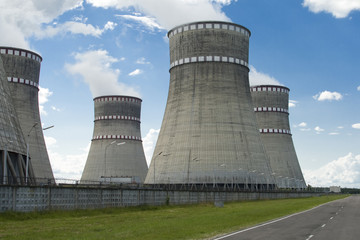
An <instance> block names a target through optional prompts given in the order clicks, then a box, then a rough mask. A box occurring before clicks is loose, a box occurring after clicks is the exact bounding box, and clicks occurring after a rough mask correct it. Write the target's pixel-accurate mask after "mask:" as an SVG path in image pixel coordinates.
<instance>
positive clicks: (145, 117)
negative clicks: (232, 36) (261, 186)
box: [0, 0, 360, 188]
mask: <svg viewBox="0 0 360 240" xmlns="http://www.w3.org/2000/svg"><path fill="white" fill-rule="evenodd" d="M207 20H219V21H229V22H234V23H236V24H240V25H243V26H245V27H246V28H248V29H249V30H250V31H251V37H250V55H249V64H250V74H249V78H250V84H252V85H256V84H278V85H284V86H286V87H288V88H290V103H289V107H290V115H289V117H290V124H291V131H292V137H293V141H294V145H295V149H296V152H297V156H298V159H299V163H300V165H301V168H302V171H303V174H304V177H305V180H306V182H307V184H310V185H312V186H331V185H336V186H342V187H357V188H359V187H360V111H359V106H360V67H359V66H360V57H359V56H360V44H359V41H360V31H359V28H360V0H342V1H338V0H294V1H289V0H171V1H169V0H106V1H104V0H51V1H49V0H27V1H22V0H0V36H1V37H0V46H9V47H18V48H25V49H29V50H32V51H35V52H37V53H39V54H40V55H41V56H42V58H43V61H42V64H41V74H40V91H39V104H40V111H41V119H42V124H43V127H47V126H51V125H54V126H55V127H54V128H51V129H48V130H46V131H44V135H45V140H46V143H47V148H48V152H49V157H50V162H51V165H52V168H53V172H54V175H55V177H56V178H66V179H79V178H80V177H81V173H82V171H83V168H84V165H85V162H86V158H87V154H88V150H89V147H90V140H91V138H92V134H93V120H94V109H93V108H94V104H93V98H94V97H97V96H100V95H131V96H137V97H140V98H141V99H142V100H143V102H142V112H141V134H142V137H143V146H144V150H145V155H146V158H147V162H148V163H149V162H150V161H151V156H152V152H153V149H154V146H155V143H156V139H157V136H158V133H159V129H160V127H161V122H162V118H163V114H164V110H165V105H166V100H167V94H168V87H169V77H170V76H169V65H170V63H169V61H170V60H169V46H168V45H169V43H168V39H167V36H166V34H167V32H168V31H169V30H170V29H171V28H173V27H175V26H177V25H180V24H184V23H188V22H193V21H207Z"/></svg>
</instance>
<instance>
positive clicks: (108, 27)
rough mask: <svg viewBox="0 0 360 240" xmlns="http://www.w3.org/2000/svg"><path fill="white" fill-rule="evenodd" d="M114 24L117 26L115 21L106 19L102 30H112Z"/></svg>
mask: <svg viewBox="0 0 360 240" xmlns="http://www.w3.org/2000/svg"><path fill="white" fill-rule="evenodd" d="M116 26H117V23H114V22H110V21H108V22H107V23H106V24H105V26H104V30H111V31H112V30H114V29H115V27H116Z"/></svg>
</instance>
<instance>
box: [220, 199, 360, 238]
mask: <svg viewBox="0 0 360 240" xmlns="http://www.w3.org/2000/svg"><path fill="white" fill-rule="evenodd" d="M215 239H216V240H220V239H221V240H246V239H251V240H256V239H266V240H280V239H281V240H282V239H291V240H294V239H301V240H310V239H311V240H333V239H334V240H359V239H360V196H356V195H355V196H351V197H348V198H345V199H341V200H336V201H333V202H330V203H326V204H324V205H321V206H319V207H316V208H313V209H311V210H308V211H305V212H301V213H297V214H293V215H290V216H287V217H284V218H281V219H277V220H274V221H271V222H267V223H264V224H260V225H257V226H254V227H251V228H247V229H244V230H241V231H238V232H234V233H231V234H228V235H226V236H223V237H218V238H215ZM215 239H214V240H215Z"/></svg>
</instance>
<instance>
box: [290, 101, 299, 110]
mask: <svg viewBox="0 0 360 240" xmlns="http://www.w3.org/2000/svg"><path fill="white" fill-rule="evenodd" d="M297 103H298V101H295V100H289V108H291V107H296V104H297Z"/></svg>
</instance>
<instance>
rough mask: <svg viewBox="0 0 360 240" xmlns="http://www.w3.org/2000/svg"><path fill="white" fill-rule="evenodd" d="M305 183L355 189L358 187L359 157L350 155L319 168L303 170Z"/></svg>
mask: <svg viewBox="0 0 360 240" xmlns="http://www.w3.org/2000/svg"><path fill="white" fill-rule="evenodd" d="M303 172H304V177H305V179H306V182H307V183H308V184H310V185H312V186H323V187H329V186H334V185H335V186H342V187H356V188H358V187H359V185H360V155H354V154H352V153H349V154H347V155H346V156H344V157H340V158H338V159H337V160H333V161H332V162H330V163H328V164H326V165H324V166H322V167H320V168H319V169H317V170H304V171H303Z"/></svg>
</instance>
